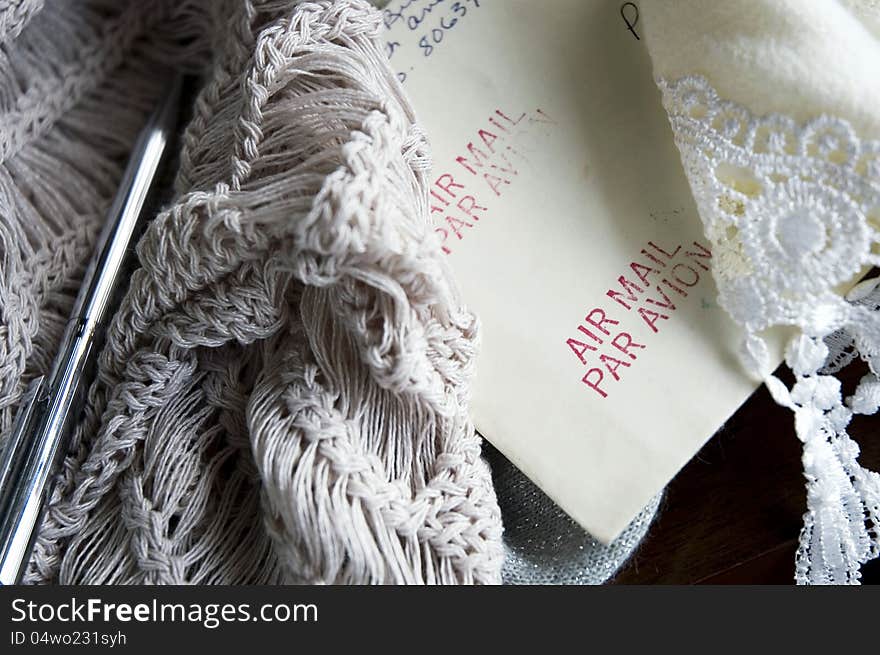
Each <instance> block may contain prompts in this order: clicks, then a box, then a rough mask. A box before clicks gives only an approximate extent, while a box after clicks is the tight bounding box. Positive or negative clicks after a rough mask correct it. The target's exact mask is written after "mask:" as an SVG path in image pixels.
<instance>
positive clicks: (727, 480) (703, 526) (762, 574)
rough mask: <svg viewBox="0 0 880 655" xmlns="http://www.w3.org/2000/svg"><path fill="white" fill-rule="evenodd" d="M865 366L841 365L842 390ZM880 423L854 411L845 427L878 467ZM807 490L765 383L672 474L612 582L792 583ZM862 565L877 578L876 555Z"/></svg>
mask: <svg viewBox="0 0 880 655" xmlns="http://www.w3.org/2000/svg"><path fill="white" fill-rule="evenodd" d="M863 373H864V365H863V364H861V362H859V363H857V364H853V365H851V366H850V367H849V368H848V369H847V370H845V371H844V372H843V374H842V379H843V380H844V392H845V393H846V394H847V395H849V394H851V393H852V390H853V388H854V386H855V383H856V382H857V381H858V379H859V378H860V377H861V375H862V374H863ZM780 376H783V377H785V374H784V373H783V372H782V371H780ZM789 380H790V378H789ZM787 381H788V380H787ZM878 427H880V415H878V416H874V417H856V418H855V419H854V420H853V423H852V424H851V425H850V429H849V433H850V435H852V436H853V437H854V438H855V439H856V441H858V443H859V445H860V446H861V449H862V455H861V457H860V458H859V461H860V462H861V463H862V464H863V465H865V466H867V467H868V468H870V469H872V470H875V471H876V470H878V469H880V436H878V435H877V432H878ZM805 498H806V491H805V487H804V477H803V472H802V469H801V443H800V441H799V440H798V439H797V437H796V436H795V434H794V426H793V417H792V414H791V412H790V411H789V410H787V409H784V408H782V407H779V406H778V405H776V404H775V403H774V402H773V400H772V399H771V398H770V395H769V394H768V393H767V391H766V390H765V389H764V388H763V387H762V388H760V389H759V390H758V391H757V392H755V393H754V394H753V395H752V397H751V398H750V399H749V400H748V402H746V403H745V404H744V405H743V406H742V407H741V408H740V409H739V411H738V412H737V413H736V414H735V415H734V416H733V417H732V418H731V419H730V420H729V421H728V422H727V423H726V424H725V426H724V427H723V428H722V429H721V430H720V431H719V432H718V433H717V434H716V435H715V436H714V437H713V438H712V439H711V440H710V441H709V442H708V443H707V444H706V446H705V447H704V448H703V449H702V450H701V451H700V453H699V454H698V455H697V456H696V457H695V458H694V459H693V460H692V461H691V462H690V463H689V464H688V465H687V466H686V467H685V468H684V469H682V471H681V472H680V473H679V474H678V476H676V478H675V479H674V480H673V481H672V482H671V483H670V484H669V487H668V489H667V493H666V495H665V498H664V500H663V503H662V504H661V508H660V512H659V514H658V516H657V518H656V519H655V522H654V525H653V526H652V528H651V530H650V532H649V533H648V536H647V537H646V538H645V541H644V542H643V543H642V545H641V547H640V548H639V550H638V551H637V552H636V554H635V555H634V556H633V557H632V559H631V560H630V561H629V562H628V563H627V565H626V566H625V567H624V568H623V569H622V570H621V572H620V573H619V574H618V575H617V577H616V578H615V580H614V583H615V584H670V583H671V584H792V583H793V576H794V555H795V550H796V548H797V537H798V532H799V531H800V527H801V517H802V515H803V512H804V510H805V507H806V505H805V502H806V500H805ZM862 575H863V579H862V582H863V583H864V584H877V583H880V561H874V562H871V563H870V564H868V565H867V566H865V567H863V569H862Z"/></svg>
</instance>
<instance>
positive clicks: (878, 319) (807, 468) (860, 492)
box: [658, 76, 880, 584]
mask: <svg viewBox="0 0 880 655" xmlns="http://www.w3.org/2000/svg"><path fill="white" fill-rule="evenodd" d="M658 85H659V87H660V89H661V91H662V92H663V103H664V106H665V107H666V110H667V112H668V114H669V118H670V123H671V124H672V129H673V132H674V135H675V140H676V144H677V145H678V148H679V150H680V152H681V157H682V162H683V164H684V168H685V172H686V173H687V176H688V178H689V181H690V184H691V189H692V191H693V194H694V198H695V200H696V203H697V207H698V209H699V212H700V216H701V218H702V220H703V224H704V228H705V232H706V236H707V238H708V239H710V241H711V242H712V244H713V246H714V255H713V260H714V265H713V269H714V270H713V272H714V275H715V279H716V282H717V284H718V290H719V302H720V304H721V305H722V306H723V307H724V308H725V309H726V310H727V311H728V312H729V313H730V315H731V316H732V317H733V319H734V320H735V321H736V322H737V323H738V324H739V325H740V326H741V327H742V328H743V331H744V339H743V345H742V349H741V357H742V360H743V363H744V365H745V367H746V368H747V369H748V370H749V371H750V372H751V373H753V374H754V375H756V376H757V377H759V378H760V379H762V380H763V381H764V382H765V383H766V384H767V387H768V388H769V390H770V392H771V394H772V395H773V397H774V399H775V400H776V401H777V402H778V403H780V404H782V405H784V406H786V407H789V408H790V409H791V410H792V411H793V412H794V414H795V429H796V432H797V435H798V437H799V438H800V439H801V441H802V442H803V443H804V455H803V462H804V473H805V476H806V478H807V513H806V514H805V515H804V527H803V529H802V531H801V536H800V547H799V549H798V553H797V561H796V573H795V579H796V581H797V582H798V583H799V584H804V583H807V584H810V583H812V584H816V583H819V584H821V583H852V584H856V583H858V580H859V577H860V572H859V568H860V565H861V564H862V563H864V562H866V561H868V560H869V559H872V558H874V557H877V556H878V554H880V476H878V475H877V473H873V472H871V471H868V470H866V469H864V468H862V467H861V466H860V465H859V464H858V461H857V458H858V454H859V448H858V445H857V444H856V443H855V442H854V441H853V440H852V439H850V437H849V435H848V434H847V433H846V427H847V425H848V424H849V421H850V419H851V417H852V415H853V414H854V413H858V414H873V413H875V412H876V411H877V409H878V407H880V375H878V373H880V311H878V306H880V301H878V300H875V299H874V298H875V296H876V298H877V299H880V293H878V292H877V290H876V286H877V285H876V283H875V282H871V283H869V284H868V286H863V285H860V286H859V287H858V288H857V289H856V290H854V292H853V293H852V294H851V295H850V298H849V300H850V301H851V302H850V301H848V300H847V299H846V298H844V297H843V295H842V294H841V293H840V289H841V287H845V286H847V285H849V284H852V282H854V281H855V280H856V279H857V278H858V277H859V275H860V273H862V272H863V271H864V270H865V269H866V268H867V267H870V266H876V265H880V255H878V253H880V231H878V230H880V142H877V141H861V140H859V138H858V136H857V135H856V133H855V131H854V130H853V128H852V127H851V126H850V125H849V124H848V123H847V122H846V121H844V120H841V119H839V118H834V117H830V116H821V117H819V118H817V119H815V120H812V121H810V122H808V123H806V124H803V125H799V124H798V123H797V122H796V121H794V120H793V119H792V118H790V117H787V116H782V115H778V114H773V115H768V116H755V115H753V114H752V113H751V112H749V110H748V109H746V108H745V107H743V106H741V105H738V104H736V103H733V102H729V101H727V100H723V99H722V98H720V97H719V96H718V94H717V93H716V92H715V90H714V89H713V88H712V87H711V86H710V84H709V83H708V82H707V81H706V80H705V79H704V78H702V77H697V76H689V77H685V78H682V79H679V80H677V81H674V82H670V81H667V80H664V79H661V80H659V81H658ZM779 325H787V326H794V327H797V328H798V334H797V335H796V336H795V337H793V338H792V339H791V341H790V342H789V344H788V347H787V349H786V355H785V360H786V363H787V364H788V365H789V366H790V367H791V369H792V371H793V372H794V374H795V383H794V385H793V386H792V387H791V388H790V389H789V388H788V387H786V386H785V385H784V384H783V383H782V381H781V380H779V379H778V378H776V377H774V376H773V375H772V371H771V361H770V357H769V354H768V348H767V345H766V342H765V340H764V339H763V338H762V336H761V333H762V332H763V331H764V330H766V329H767V328H769V327H772V326H779ZM829 345H830V346H831V349H829ZM857 356H859V357H861V358H862V359H864V360H865V361H866V362H867V363H868V366H869V367H870V373H869V374H868V375H866V376H865V377H864V378H863V379H862V381H861V383H860V384H859V387H858V389H857V390H856V392H855V393H854V394H853V396H851V397H849V398H846V399H845V400H844V399H843V398H842V394H841V390H840V382H839V381H838V380H837V378H835V377H834V375H833V374H834V373H835V372H837V371H838V370H839V369H840V368H841V367H842V366H843V365H845V364H846V363H847V362H848V361H851V360H852V359H854V358H855V357H857Z"/></svg>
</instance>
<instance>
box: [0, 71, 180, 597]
mask: <svg viewBox="0 0 880 655" xmlns="http://www.w3.org/2000/svg"><path fill="white" fill-rule="evenodd" d="M180 93H181V80H180V78H179V77H175V78H174V79H173V81H172V82H171V83H170V84H169V85H168V88H167V89H166V90H165V92H164V94H163V96H162V98H161V100H160V102H159V105H158V107H157V108H156V110H155V111H154V112H153V114H152V116H150V118H149V120H148V122H147V124H146V126H145V127H144V129H143V130H142V132H141V134H140V136H139V137H138V140H137V143H136V144H135V147H134V150H133V152H132V155H131V158H130V159H129V162H128V166H127V167H126V169H125V173H124V175H123V178H122V182H121V184H120V187H119V190H118V191H117V194H116V197H115V199H114V201H113V204H112V206H111V208H110V211H109V213H108V216H107V223H106V224H105V226H104V229H103V230H102V232H101V235H100V237H99V239H98V244H97V246H96V249H95V254H94V256H93V258H92V261H91V263H90V264H89V267H88V269H87V270H86V273H85V276H84V278H83V282H82V286H81V287H80V291H79V295H78V296H77V298H76V302H75V304H74V307H73V312H72V313H71V319H70V321H69V322H68V324H67V329H66V330H65V332H64V337H63V338H62V341H61V345H60V347H59V349H58V354H57V356H56V357H55V361H54V363H53V366H52V371H51V373H49V375H48V376H46V375H43V376H40V377H38V378H36V379H35V380H33V381H32V382H31V384H30V385H29V386H28V388H27V390H26V392H25V394H24V396H23V398H22V400H21V404H20V406H19V409H18V412H17V414H16V417H15V423H14V425H13V428H12V432H11V433H10V435H9V438H8V439H7V441H6V445H5V446H4V448H3V452H2V454H0V584H3V585H10V584H17V583H18V582H19V581H20V580H21V577H22V575H23V574H24V571H25V568H26V566H27V563H28V559H29V558H30V553H31V549H32V547H33V543H34V538H35V537H36V532H37V529H38V527H39V522H40V518H41V516H42V513H43V507H44V505H45V503H46V500H47V499H48V496H49V493H50V492H51V484H52V478H53V474H54V473H55V470H56V468H57V466H58V464H59V461H60V459H61V458H62V457H63V456H64V454H65V453H66V452H67V450H68V448H69V446H70V436H71V433H72V431H73V428H74V425H75V424H76V422H77V420H78V419H79V416H80V413H81V411H82V406H83V400H84V398H85V395H86V392H87V390H88V385H89V384H90V383H91V382H92V378H93V375H94V371H95V368H96V361H97V357H98V354H99V353H100V351H101V346H102V344H103V337H104V331H105V328H106V325H107V322H108V321H109V320H110V319H111V318H112V316H113V313H114V312H115V310H116V308H117V306H118V302H119V300H120V298H121V295H122V294H123V293H124V292H125V289H126V288H127V286H128V277H127V276H126V273H127V272H128V270H127V269H128V267H129V263H130V260H131V253H132V249H133V245H134V243H133V242H134V239H135V238H137V236H138V235H139V233H140V231H141V230H140V228H141V227H142V226H143V224H144V223H145V222H146V220H148V219H149V218H150V217H151V216H150V215H149V209H150V207H149V204H150V202H151V201H153V202H155V200H156V192H157V184H156V181H157V179H158V178H159V175H160V174H161V171H162V168H163V167H164V165H165V164H166V163H167V160H168V158H169V157H170V155H171V148H170V143H171V141H172V139H173V136H174V131H175V128H176V125H177V117H178V107H179V104H180Z"/></svg>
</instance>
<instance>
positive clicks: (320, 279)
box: [0, 0, 502, 584]
mask: <svg viewBox="0 0 880 655" xmlns="http://www.w3.org/2000/svg"><path fill="white" fill-rule="evenodd" d="M39 4H41V3H31V5H28V3H24V5H22V6H19V3H15V4H13V5H12V9H9V7H2V8H0V10H2V11H3V13H2V14H0V15H2V16H3V17H2V18H0V26H2V28H3V30H4V31H5V34H6V35H7V38H13V37H15V42H14V44H12V45H9V44H7V45H6V46H4V50H3V52H4V60H3V62H2V68H3V75H4V77H5V78H6V79H4V80H3V81H4V82H6V83H7V84H3V85H2V88H4V89H8V88H10V86H9V85H8V83H9V80H10V79H12V78H13V77H14V78H16V79H18V80H22V79H24V80H25V81H24V82H23V83H21V84H20V85H19V86H16V87H14V88H15V90H16V93H15V97H14V98H6V97H4V98H3V99H2V101H0V102H2V111H3V118H2V123H0V130H2V135H3V148H2V159H3V163H2V167H0V194H2V195H0V203H2V207H3V214H2V221H0V225H2V248H3V250H2V257H3V261H2V279H0V294H2V300H3V316H2V328H0V330H2V343H3V347H4V350H3V351H2V352H0V366H2V378H0V384H2V385H3V387H2V391H0V408H2V410H0V420H2V429H3V431H4V433H5V432H6V431H8V427H9V424H10V421H11V415H12V409H13V407H14V405H15V403H16V402H17V400H18V398H19V396H20V393H21V389H22V387H23V384H24V383H26V381H27V380H28V379H29V378H30V377H32V376H33V375H35V374H37V373H38V372H41V371H43V370H45V368H46V367H47V366H48V364H49V361H50V359H51V352H52V348H53V346H54V345H55V344H56V343H57V338H58V335H59V334H60V330H61V329H62V327H63V321H64V320H65V319H64V318H63V317H65V316H66V311H67V310H68V309H69V306H70V299H71V297H72V295H74V294H75V293H76V284H75V279H76V277H77V276H78V275H79V274H81V267H82V265H83V263H84V261H85V260H86V259H87V257H88V254H89V251H90V247H91V244H92V242H93V240H94V236H95V231H96V228H97V227H98V226H99V225H100V224H101V222H102V220H103V217H102V212H103V211H104V210H105V208H106V206H107V204H108V202H109V199H110V197H111V195H112V193H113V190H114V186H115V182H116V181H117V180H118V177H119V174H120V170H121V164H122V163H123V161H124V157H125V154H124V153H125V152H126V148H127V147H128V145H129V144H130V142H131V140H132V139H133V136H134V133H135V130H136V129H137V127H136V126H137V125H138V124H139V122H140V121H141V120H142V119H143V116H144V113H145V111H146V109H147V108H148V107H149V105H150V102H151V100H152V98H154V97H155V96H156V94H157V92H158V88H157V86H158V78H159V77H160V76H158V75H157V74H156V63H155V61H156V58H157V57H159V54H158V53H162V54H161V57H160V58H163V59H165V60H169V59H170V60H171V62H172V63H175V65H177V66H178V67H181V66H184V65H187V66H190V67H197V66H199V65H200V62H201V61H203V60H204V59H203V58H199V57H203V55H202V54H200V53H203V52H204V51H205V50H207V49H210V50H211V52H212V56H213V61H212V63H211V64H210V66H209V74H208V77H207V80H206V82H205V84H204V86H203V88H202V90H201V91H200V93H199V95H198V98H197V101H196V104H195V110H194V117H193V119H192V121H191V122H190V124H189V125H188V127H187V129H186V132H185V134H184V137H183V144H182V152H181V157H180V158H181V162H180V170H179V173H178V176H177V181H176V185H175V198H176V200H175V201H174V202H173V204H172V205H171V206H170V207H168V209H166V210H165V211H163V212H162V213H161V214H160V215H159V216H158V217H157V218H156V219H155V220H154V221H153V222H152V224H151V225H150V226H149V228H148V230H147V233H146V234H145V236H144V237H143V239H142V241H141V242H140V244H139V246H138V256H139V260H140V265H141V268H140V269H139V270H137V271H136V272H135V273H134V275H133V276H132V279H131V287H130V290H129V292H128V294H127V296H126V298H125V300H124V302H123V306H122V308H121V309H120V311H119V313H118V315H117V316H116V318H115V320H114V322H113V324H112V326H111V327H110V329H109V331H108V336H107V345H106V347H105V350H104V352H103V353H102V357H101V363H100V373H99V380H98V382H97V383H96V385H95V386H94V387H93V388H92V389H91V390H90V394H89V403H88V407H87V411H86V414H85V416H84V419H83V421H82V423H81V425H80V426H79V428H78V430H77V433H76V436H75V442H76V443H75V447H74V449H73V452H72V453H71V455H70V456H69V457H68V458H67V459H66V461H65V463H64V467H63V471H62V473H61V475H60V476H59V484H58V485H57V487H56V491H55V494H54V496H53V498H52V500H51V504H50V507H49V510H48V512H47V515H46V518H45V521H44V524H43V526H42V529H41V532H40V535H39V539H38V542H37V545H36V548H35V553H34V557H33V559H32V562H31V566H30V570H29V572H28V576H27V580H28V581H30V582H49V581H58V582H64V583H233V584H237V583H265V582H325V583H435V582H437V583H454V582H459V583H492V582H498V581H500V570H501V563H502V548H501V541H500V538H501V521H500V514H499V510H498V506H497V503H496V500H495V495H494V491H493V489H492V485H491V479H490V476H489V471H488V468H487V467H486V465H485V464H484V462H483V461H482V460H481V458H480V442H479V439H478V437H477V436H476V435H475V434H474V430H473V426H472V425H471V423H470V421H469V419H468V414H467V404H468V398H469V382H470V380H471V378H472V376H473V364H474V352H475V346H476V341H477V325H476V321H475V319H474V317H473V316H472V315H471V314H469V313H468V312H467V311H466V310H465V309H464V308H463V307H462V305H461V301H460V299H459V296H458V293H457V291H456V289H455V287H454V285H453V284H452V282H451V277H450V275H449V271H448V270H447V269H446V266H445V264H444V262H443V260H442V258H441V254H440V251H439V249H438V248H437V246H436V244H435V243H434V242H433V240H432V237H431V232H430V230H429V229H428V223H427V205H426V186H427V177H426V176H427V168H428V164H429V159H428V154H427V148H426V144H425V139H424V137H423V135H422V134H421V133H420V132H419V131H418V130H417V129H416V128H415V127H414V124H413V116H412V111H411V109H410V107H409V105H408V103H407V101H406V100H405V98H404V97H403V95H402V92H401V89H400V87H399V85H398V83H397V81H396V78H395V76H394V75H393V73H392V72H391V71H390V70H389V68H388V65H387V63H386V60H385V57H384V55H383V52H382V48H381V44H380V42H379V36H380V30H381V18H380V16H379V14H378V13H377V12H376V11H375V10H373V9H372V8H371V7H370V6H369V5H367V4H366V3H364V2H358V1H345V2H302V3H296V2H290V1H274V2H264V3H251V2H233V1H231V0H230V1H225V2H211V1H208V0H206V1H205V2H204V3H203V4H202V3H199V2H189V3H185V4H184V5H183V6H182V7H176V6H175V3H168V6H167V7H166V6H165V3H158V2H157V3H140V2H132V3H112V2H99V1H96V0H93V1H91V2H85V3H80V4H78V5H75V6H74V5H69V4H68V5H66V6H62V5H61V4H60V3H59V4H52V3H47V5H48V6H47V7H46V8H44V9H42V11H39V12H37V11H36V9H34V11H30V12H29V11H27V10H25V9H22V7H23V6H25V5H27V6H32V7H36V8H39ZM10 11H12V12H18V13H17V14H16V15H20V16H25V17H26V18H29V19H30V23H29V24H28V25H27V26H26V27H25V28H24V29H21V25H20V22H21V21H19V25H18V27H17V26H16V25H13V24H12V21H11V18H10V16H9V15H8V14H9V12H10ZM96 26H97V27H96ZM52 29H63V30H64V33H65V36H66V35H68V34H73V33H75V34H77V36H78V39H79V40H78V41H76V42H75V45H71V46H70V47H69V48H68V47H67V46H56V47H55V48H54V50H51V52H52V53H54V54H55V55H57V58H56V59H55V60H54V61H53V62H52V63H51V64H47V68H51V67H57V68H54V70H52V71H50V72H53V73H54V75H42V76H38V75H33V74H32V73H33V71H34V69H33V67H34V66H39V64H36V63H35V62H34V61H32V59H33V58H32V57H29V56H28V53H29V52H30V53H33V52H36V48H37V47H40V46H42V45H43V43H42V42H43V41H44V40H46V39H49V38H50V37H49V36H48V35H49V34H51V31H50V30H52ZM18 32H20V35H18V36H17V37H16V34H17V33H18ZM157 33H159V34H161V35H162V36H161V38H162V39H163V40H164V43H158V42H157V41H156V40H155V39H154V37H153V36H152V35H155V34H157ZM204 35H210V36H204ZM109 37H112V38H109ZM22 39H24V40H25V41H22ZM209 41H210V43H209ZM171 44H173V47H172V45H171ZM65 50H66V51H65ZM168 53H172V54H168ZM44 54H45V53H44ZM175 58H176V59H175ZM17 59H18V63H16V60H17ZM24 60H26V61H24ZM44 60H45V59H44ZM62 62H64V63H63V64H62ZM122 62H124V63H122ZM13 69H15V70H16V72H11V71H12V70H13ZM22 71H28V72H29V74H28V76H27V78H24V77H23V73H22ZM35 98H39V100H34V104H33V105H31V104H29V103H30V101H31V100H32V99H35ZM22 107H24V108H26V109H21V110H20V111H19V112H18V113H19V115H20V116H24V118H23V119H22V120H25V121H26V122H27V126H26V127H24V128H19V127H17V124H16V120H17V115H16V113H15V111H14V109H15V108H22ZM7 138H8V139H9V140H8V143H9V144H10V145H9V146H7ZM16 139H18V141H16ZM84 198H87V199H88V200H84ZM68 243H70V244H73V245H68Z"/></svg>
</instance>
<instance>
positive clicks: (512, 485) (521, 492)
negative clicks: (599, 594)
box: [484, 445, 662, 585]
mask: <svg viewBox="0 0 880 655" xmlns="http://www.w3.org/2000/svg"><path fill="white" fill-rule="evenodd" d="M484 451H485V454H486V457H487V459H488V460H489V462H490V464H491V465H492V477H493V479H494V482H495V492H496V494H497V495H498V502H499V504H500V505H501V514H502V518H503V522H504V551H505V552H504V568H503V570H502V579H503V581H504V584H584V585H595V584H602V583H604V582H607V581H608V580H609V579H610V578H611V577H613V576H614V574H615V573H616V572H617V571H618V570H619V569H620V567H621V566H622V565H623V563H624V562H626V560H627V559H629V557H630V555H632V553H633V552H634V551H635V549H636V548H637V547H638V545H639V543H640V542H641V541H642V538H643V537H644V536H645V534H646V533H647V531H648V528H649V527H650V525H651V522H652V521H653V520H654V516H655V515H656V513H657V508H658V506H659V504H660V499H661V496H662V494H660V495H657V496H656V497H655V498H654V499H653V500H652V501H651V502H650V503H649V504H648V506H647V507H645V509H643V510H642V511H641V512H640V513H639V515H638V516H637V517H636V518H635V519H634V520H633V521H632V523H630V525H629V527H627V528H626V530H624V531H623V533H622V534H621V535H620V536H619V537H618V538H617V540H615V541H614V542H613V543H611V544H610V545H608V546H605V545H603V544H601V543H599V542H598V541H597V540H596V539H595V538H593V537H591V536H590V535H589V534H588V533H586V532H584V530H583V529H581V528H580V526H578V524H577V523H575V522H574V521H573V520H572V519H571V518H570V517H569V516H568V515H567V514H566V513H565V512H563V511H562V509H560V507H559V506H558V505H557V504H556V503H554V502H553V501H552V500H551V499H550V498H549V497H548V496H547V495H546V494H545V493H544V492H542V491H541V490H540V489H539V488H538V487H537V486H535V484H534V483H532V482H531V481H530V480H529V479H528V478H527V477H526V476H525V475H523V474H522V473H521V472H520V471H519V469H517V468H516V467H515V466H514V465H513V464H511V463H510V461H508V460H507V459H505V457H504V456H503V455H501V453H499V452H498V451H497V450H495V449H494V448H492V447H491V446H489V445H486V446H485V448H484Z"/></svg>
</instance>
